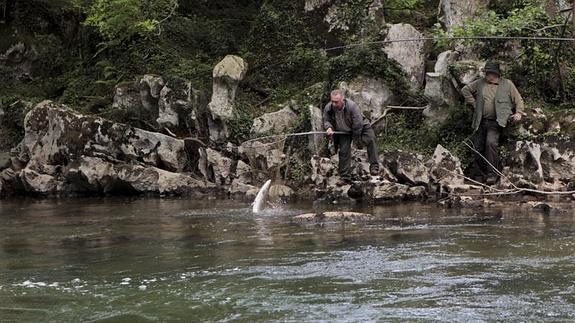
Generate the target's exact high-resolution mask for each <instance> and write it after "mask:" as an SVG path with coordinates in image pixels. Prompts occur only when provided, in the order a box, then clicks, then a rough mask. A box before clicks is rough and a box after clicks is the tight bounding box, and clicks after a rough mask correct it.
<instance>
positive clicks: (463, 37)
mask: <svg viewBox="0 0 575 323" xmlns="http://www.w3.org/2000/svg"><path fill="white" fill-rule="evenodd" d="M429 40H433V41H438V40H538V41H560V42H565V41H567V42H568V41H572V42H575V38H570V37H543V36H448V37H417V38H399V39H388V40H379V41H371V42H363V43H355V44H349V45H342V46H335V47H330V48H325V49H324V51H326V52H330V51H334V50H338V49H347V48H352V47H359V46H366V45H367V46H369V45H379V44H390V43H400V42H418V41H429Z"/></svg>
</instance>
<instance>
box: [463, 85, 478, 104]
mask: <svg viewBox="0 0 575 323" xmlns="http://www.w3.org/2000/svg"><path fill="white" fill-rule="evenodd" d="M478 83H479V80H477V81H474V82H471V83H469V84H467V85H466V86H464V87H463V89H461V94H463V97H464V98H465V103H467V104H469V105H471V106H473V107H474V106H475V94H476V93H477V84H478Z"/></svg>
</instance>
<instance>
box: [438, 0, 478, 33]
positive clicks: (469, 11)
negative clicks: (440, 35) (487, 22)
mask: <svg viewBox="0 0 575 323" xmlns="http://www.w3.org/2000/svg"><path fill="white" fill-rule="evenodd" d="M488 5H489V0H468V1H461V0H440V1H439V21H440V22H441V23H442V25H443V26H444V27H445V29H447V30H448V31H450V30H451V29H452V28H453V27H461V26H463V24H464V22H465V21H466V20H468V19H470V18H475V17H478V16H481V15H482V14H484V13H485V12H487V6H488Z"/></svg>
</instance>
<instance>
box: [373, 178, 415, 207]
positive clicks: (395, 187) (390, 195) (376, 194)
mask: <svg viewBox="0 0 575 323" xmlns="http://www.w3.org/2000/svg"><path fill="white" fill-rule="evenodd" d="M408 192H409V186H407V185H404V184H399V183H391V182H384V183H381V184H379V185H377V186H375V187H374V188H373V191H372V192H371V198H372V199H373V201H374V202H385V201H400V200H404V199H405V198H406V197H407V194H408Z"/></svg>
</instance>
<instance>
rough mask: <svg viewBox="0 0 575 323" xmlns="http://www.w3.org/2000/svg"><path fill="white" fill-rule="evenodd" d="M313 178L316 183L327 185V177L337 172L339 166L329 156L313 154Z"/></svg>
mask: <svg viewBox="0 0 575 323" xmlns="http://www.w3.org/2000/svg"><path fill="white" fill-rule="evenodd" d="M311 172H312V173H311V180H312V181H313V182H314V183H315V184H316V185H325V184H326V183H327V182H326V180H327V178H329V177H332V176H334V175H336V174H337V168H336V166H335V165H334V163H333V162H332V161H331V159H329V158H325V157H323V158H322V157H319V156H313V157H312V158H311Z"/></svg>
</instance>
